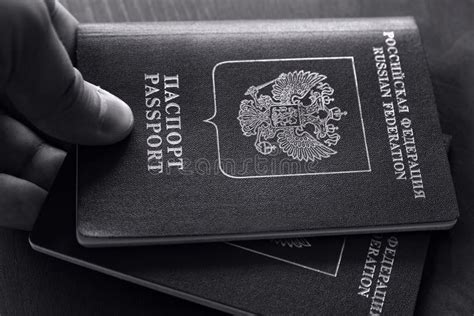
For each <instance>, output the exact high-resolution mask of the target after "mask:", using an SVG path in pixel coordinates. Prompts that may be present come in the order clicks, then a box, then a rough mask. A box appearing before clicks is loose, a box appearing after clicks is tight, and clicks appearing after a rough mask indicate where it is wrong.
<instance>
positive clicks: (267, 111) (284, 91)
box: [237, 70, 347, 161]
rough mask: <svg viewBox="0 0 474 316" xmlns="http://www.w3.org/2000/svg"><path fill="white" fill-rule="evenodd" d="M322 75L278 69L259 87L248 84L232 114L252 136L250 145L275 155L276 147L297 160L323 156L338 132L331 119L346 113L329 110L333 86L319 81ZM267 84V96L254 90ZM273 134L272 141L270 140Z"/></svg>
mask: <svg viewBox="0 0 474 316" xmlns="http://www.w3.org/2000/svg"><path fill="white" fill-rule="evenodd" d="M326 78H327V77H326V76H325V75H322V74H319V73H316V72H310V71H303V70H300V71H293V72H289V73H282V74H280V75H279V76H278V78H276V79H274V80H272V81H269V82H267V83H264V84H262V85H259V86H251V87H250V88H249V89H248V90H247V92H246V93H245V95H248V96H250V97H251V99H244V100H242V101H241V102H240V110H239V116H238V117H237V118H238V120H239V122H240V126H241V129H242V133H243V134H244V135H245V136H247V137H251V136H256V140H255V143H254V146H255V149H256V150H257V151H258V152H259V153H261V154H263V155H269V154H272V153H275V152H276V151H277V145H278V147H279V148H280V149H281V150H282V151H283V152H284V153H286V154H287V155H288V156H289V157H291V158H293V159H296V160H299V161H315V160H321V159H323V158H329V157H330V156H332V155H335V154H336V153H337V151H336V150H334V149H333V148H331V147H333V146H335V145H336V144H337V143H338V142H339V139H340V138H341V136H340V135H339V134H338V133H337V130H338V127H337V126H335V125H334V124H332V123H331V122H332V121H334V122H335V121H339V120H341V118H342V116H344V115H347V112H345V111H344V112H342V111H341V109H340V108H339V107H333V108H329V107H328V106H329V104H330V103H331V102H332V101H334V98H332V97H331V96H332V95H333V93H334V89H333V88H331V86H330V85H329V84H328V83H326V82H324V81H325V80H326ZM270 85H272V86H271V88H272V89H271V93H272V96H269V95H265V94H260V90H262V89H264V88H266V87H267V86H270ZM275 138H276V142H275V141H274V139H275Z"/></svg>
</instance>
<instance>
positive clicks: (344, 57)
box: [204, 56, 372, 179]
mask: <svg viewBox="0 0 474 316" xmlns="http://www.w3.org/2000/svg"><path fill="white" fill-rule="evenodd" d="M335 59H349V60H351V63H352V70H353V73H354V83H355V88H356V94H357V102H358V105H359V115H360V122H361V126H362V135H363V136H364V145H365V153H366V156H367V166H368V169H362V170H342V171H328V172H311V173H293V174H273V175H256V176H233V175H230V174H228V173H226V172H225V171H224V170H223V169H222V164H221V154H220V145H219V129H218V127H217V125H216V124H215V123H214V122H212V119H214V118H215V117H216V115H217V98H216V84H215V72H216V69H217V67H219V66H220V65H223V64H232V63H259V62H277V61H298V60H335ZM212 92H213V96H214V114H213V115H212V116H211V117H210V118H208V119H207V120H204V122H206V123H210V124H212V125H214V127H215V129H216V142H217V159H218V165H219V170H220V171H221V172H222V174H224V175H225V176H226V177H229V178H233V179H249V178H273V177H293V176H314V175H328V174H344V173H363V172H372V167H371V164H370V156H369V149H368V146H367V137H366V135H365V124H364V118H363V117H362V106H361V102H360V94H359V83H358V80H357V72H356V68H355V62H354V57H353V56H337V57H303V58H278V59H243V60H227V61H222V62H219V63H217V64H216V65H215V66H214V68H213V69H212Z"/></svg>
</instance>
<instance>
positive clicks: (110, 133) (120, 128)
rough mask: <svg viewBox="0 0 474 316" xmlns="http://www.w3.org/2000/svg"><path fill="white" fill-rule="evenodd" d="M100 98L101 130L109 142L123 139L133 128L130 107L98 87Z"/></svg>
mask: <svg viewBox="0 0 474 316" xmlns="http://www.w3.org/2000/svg"><path fill="white" fill-rule="evenodd" d="M97 93H98V94H99V97H100V99H101V102H102V104H101V112H102V113H101V114H100V115H101V118H102V122H101V126H100V130H101V132H102V133H103V134H104V135H106V137H109V138H110V142H118V141H120V140H122V139H124V138H125V137H126V136H127V135H128V134H130V132H131V131H132V128H133V113H132V110H131V109H130V107H129V106H128V105H127V104H126V103H125V102H123V101H122V100H120V99H119V98H118V97H116V96H115V95H113V94H111V93H109V92H108V91H106V90H104V89H101V88H100V87H98V89H97Z"/></svg>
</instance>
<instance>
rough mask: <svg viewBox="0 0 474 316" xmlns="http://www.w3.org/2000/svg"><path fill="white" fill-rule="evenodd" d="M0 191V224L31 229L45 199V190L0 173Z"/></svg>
mask: <svg viewBox="0 0 474 316" xmlns="http://www.w3.org/2000/svg"><path fill="white" fill-rule="evenodd" d="M0 192H2V194H0V226H2V227H8V228H14V229H23V230H31V228H32V227H33V224H34V223H35V220H36V218H37V217H38V213H39V211H40V209H41V206H42V205H43V202H44V200H45V199H46V196H47V192H46V190H44V189H42V188H40V187H39V186H37V185H36V184H33V183H31V182H28V181H26V180H23V179H19V178H17V177H14V176H11V175H8V174H2V173H0Z"/></svg>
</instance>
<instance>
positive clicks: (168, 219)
mask: <svg viewBox="0 0 474 316" xmlns="http://www.w3.org/2000/svg"><path fill="white" fill-rule="evenodd" d="M77 57H78V68H79V69H80V71H81V72H82V74H83V75H84V77H85V79H87V80H89V81H91V82H93V83H95V84H98V85H100V86H101V87H103V88H104V89H107V90H109V91H111V92H112V93H114V94H116V95H118V96H119V97H121V98H122V99H123V100H124V101H125V102H127V103H128V104H129V105H130V106H131V108H132V110H133V112H134V115H135V129H134V131H133V133H132V134H131V136H130V137H129V138H127V139H126V140H125V141H123V142H122V143H120V144H118V145H113V146H109V147H101V148H98V147H95V148H92V147H80V148H79V150H78V166H77V170H78V195H77V198H78V201H77V237H78V240H79V242H80V243H81V244H83V245H86V246H104V245H139V244H152V243H182V242H198V241H225V240H244V239H257V238H288V237H308V236H315V235H335V234H338V235H341V234H352V233H376V232H393V231H413V230H429V229H447V228H450V227H452V225H454V223H455V222H456V218H457V216H458V210H457V205H456V200H455V195H454V189H453V184H452V179H451V175H450V171H449V167H448V162H447V156H446V152H445V151H444V148H443V145H442V137H441V132H440V126H439V122H438V116H437V112H436V106H435V102H434V97H433V92H432V88H431V82H430V79H429V74H428V70H427V64H426V61H425V57H424V55H423V48H422V44H421V41H420V38H419V34H418V30H417V27H416V25H415V23H414V21H413V20H412V19H411V18H383V19H342V20H335V19H329V20H293V21H287V20H281V21H230V22H172V23H154V24H115V25H113V24H112V25H110V24H107V25H83V26H81V28H80V29H79V34H78V51H77Z"/></svg>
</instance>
